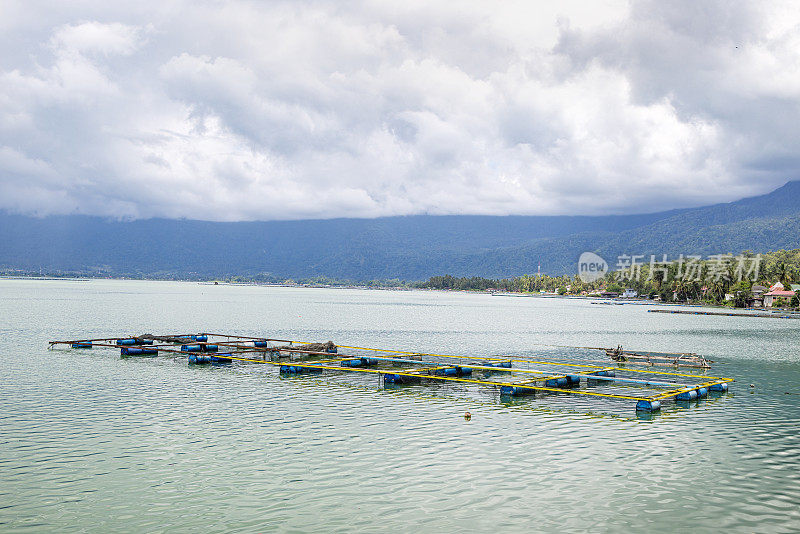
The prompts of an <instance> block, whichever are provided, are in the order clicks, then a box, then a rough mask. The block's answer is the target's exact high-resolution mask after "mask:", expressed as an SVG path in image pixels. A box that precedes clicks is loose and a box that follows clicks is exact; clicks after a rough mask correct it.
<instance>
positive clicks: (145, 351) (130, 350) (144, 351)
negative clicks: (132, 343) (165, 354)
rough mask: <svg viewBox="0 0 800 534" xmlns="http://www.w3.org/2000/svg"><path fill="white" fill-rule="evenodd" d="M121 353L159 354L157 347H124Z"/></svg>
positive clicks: (133, 354)
mask: <svg viewBox="0 0 800 534" xmlns="http://www.w3.org/2000/svg"><path fill="white" fill-rule="evenodd" d="M119 350H120V354H121V355H122V356H158V350H156V349H142V348H139V347H122V348H121V349H119Z"/></svg>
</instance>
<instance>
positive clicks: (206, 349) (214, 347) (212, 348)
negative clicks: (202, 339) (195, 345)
mask: <svg viewBox="0 0 800 534" xmlns="http://www.w3.org/2000/svg"><path fill="white" fill-rule="evenodd" d="M202 347H203V352H217V351H218V350H219V347H218V346H217V345H202Z"/></svg>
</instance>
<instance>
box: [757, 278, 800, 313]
mask: <svg viewBox="0 0 800 534" xmlns="http://www.w3.org/2000/svg"><path fill="white" fill-rule="evenodd" d="M795 285H798V284H794V285H793V286H792V287H794V286H795ZM793 296H795V292H794V291H790V290H788V289H785V288H784V287H783V284H781V283H780V282H778V283H777V284H775V285H773V286H772V287H770V288H769V292H767V293H764V307H765V308H771V307H772V306H773V304H775V301H776V300H777V299H780V298H784V299H786V300H791V299H792V297H793ZM787 304H788V303H787Z"/></svg>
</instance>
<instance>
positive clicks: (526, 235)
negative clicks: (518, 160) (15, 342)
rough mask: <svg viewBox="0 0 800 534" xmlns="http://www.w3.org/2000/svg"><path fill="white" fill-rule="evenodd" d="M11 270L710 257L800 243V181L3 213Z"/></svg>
mask: <svg viewBox="0 0 800 534" xmlns="http://www.w3.org/2000/svg"><path fill="white" fill-rule="evenodd" d="M0 235H3V236H4V238H3V239H2V240H1V241H0V267H2V268H3V269H5V270H7V271H8V270H10V269H21V270H39V269H44V270H48V271H75V272H104V273H108V274H110V275H116V276H145V275H147V276H153V275H155V276H167V275H168V276H170V277H181V276H199V277H209V278H210V277H224V276H231V275H243V276H252V275H255V274H259V273H261V274H265V275H266V274H268V275H270V276H274V277H278V278H310V277H315V276H326V277H329V278H337V279H349V280H354V281H363V280H370V279H391V278H400V279H405V280H420V279H424V278H427V277H429V276H433V275H438V274H445V273H449V274H453V275H457V276H473V275H474V276H487V277H494V278H496V277H507V276H517V275H520V274H525V273H534V272H536V271H537V268H538V266H539V265H541V267H542V272H546V273H548V274H564V273H570V272H572V271H573V270H574V265H575V262H576V261H577V257H578V255H579V254H580V253H581V252H583V251H586V250H588V251H593V252H597V253H599V254H600V255H601V256H603V257H604V258H606V260H607V261H608V263H609V264H610V265H612V266H613V265H614V264H615V263H616V257H617V256H618V255H620V254H638V255H644V256H646V257H648V258H649V255H650V254H656V255H659V257H660V255H661V254H668V255H670V256H674V255H677V254H681V253H682V254H702V255H708V254H712V253H725V252H732V253H738V252H740V251H742V250H745V249H749V250H753V251H754V252H767V251H769V250H775V249H778V248H798V247H800V181H790V182H787V183H786V184H785V185H784V186H782V187H780V188H778V189H776V190H774V191H772V192H770V193H767V194H766V195H760V196H756V197H748V198H745V199H741V200H737V201H734V202H729V203H724V204H714V205H710V206H703V207H699V208H686V209H681V210H669V211H664V212H659V213H652V214H634V215H607V216H477V215H462V216H458V215H447V216H432V215H416V216H405V217H385V218H378V219H346V218H342V219H329V220H306V221H265V222H234V223H225V222H207V221H192V220H171V219H145V220H135V221H113V220H107V219H103V218H100V217H92V216H84V215H67V216H52V217H44V218H35V217H28V216H24V215H15V214H8V213H3V212H0Z"/></svg>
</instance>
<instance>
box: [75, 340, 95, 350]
mask: <svg viewBox="0 0 800 534" xmlns="http://www.w3.org/2000/svg"><path fill="white" fill-rule="evenodd" d="M72 348H73V349H91V348H92V342H91V341H76V342H75V343H73V344H72Z"/></svg>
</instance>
